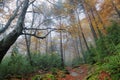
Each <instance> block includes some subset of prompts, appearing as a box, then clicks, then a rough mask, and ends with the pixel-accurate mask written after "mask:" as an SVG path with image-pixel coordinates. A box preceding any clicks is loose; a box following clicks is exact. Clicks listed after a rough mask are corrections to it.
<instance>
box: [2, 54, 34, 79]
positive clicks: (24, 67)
mask: <svg viewBox="0 0 120 80" xmlns="http://www.w3.org/2000/svg"><path fill="white" fill-rule="evenodd" d="M33 70H34V69H33V67H32V66H31V65H30V63H29V61H28V60H27V59H26V57H25V56H23V55H20V54H17V55H15V56H11V57H6V58H5V59H4V60H3V61H2V63H1V64H0V78H4V77H9V76H13V75H24V74H27V73H31V72H33Z"/></svg>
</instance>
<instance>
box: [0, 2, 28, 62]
mask: <svg viewBox="0 0 120 80" xmlns="http://www.w3.org/2000/svg"><path fill="white" fill-rule="evenodd" d="M28 5H29V0H25V1H24V3H23V6H22V10H21V13H20V16H19V18H18V21H17V24H16V28H15V29H14V30H13V31H12V32H10V33H9V34H8V35H7V36H5V37H4V38H3V39H2V40H1V41H0V62H1V61H2V59H3V57H4V56H5V54H6V53H7V51H8V50H9V48H10V47H11V46H12V45H13V44H14V43H15V41H16V40H17V38H18V37H19V36H20V35H21V34H22V30H23V25H24V19H25V15H26V11H27V8H28Z"/></svg>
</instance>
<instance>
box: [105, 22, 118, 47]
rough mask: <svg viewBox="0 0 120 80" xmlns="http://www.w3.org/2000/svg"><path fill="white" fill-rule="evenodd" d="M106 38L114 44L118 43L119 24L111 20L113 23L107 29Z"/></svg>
mask: <svg viewBox="0 0 120 80" xmlns="http://www.w3.org/2000/svg"><path fill="white" fill-rule="evenodd" d="M107 32H108V35H107V36H108V39H109V40H112V41H113V43H114V44H115V45H117V44H119V43H120V24H118V23H116V22H113V24H112V25H111V26H110V27H109V28H108V29H107Z"/></svg>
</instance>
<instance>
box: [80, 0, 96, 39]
mask: <svg viewBox="0 0 120 80" xmlns="http://www.w3.org/2000/svg"><path fill="white" fill-rule="evenodd" d="M82 5H83V8H84V11H85V15H86V17H87V19H88V22H89V24H90V29H91V31H92V34H93V37H94V39H95V40H96V39H97V34H96V32H95V30H94V27H93V24H92V21H91V18H90V15H89V13H88V12H87V10H86V8H87V6H86V4H85V2H84V0H82Z"/></svg>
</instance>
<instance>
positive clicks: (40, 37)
mask: <svg viewBox="0 0 120 80" xmlns="http://www.w3.org/2000/svg"><path fill="white" fill-rule="evenodd" d="M49 29H50V28H49ZM42 30H47V29H42ZM55 30H65V29H55V28H53V29H51V30H50V31H49V32H48V33H47V34H46V35H44V36H38V35H36V34H32V33H22V35H30V36H34V37H36V38H39V39H44V38H46V37H47V36H48V35H49V34H50V33H51V32H52V31H55Z"/></svg>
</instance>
